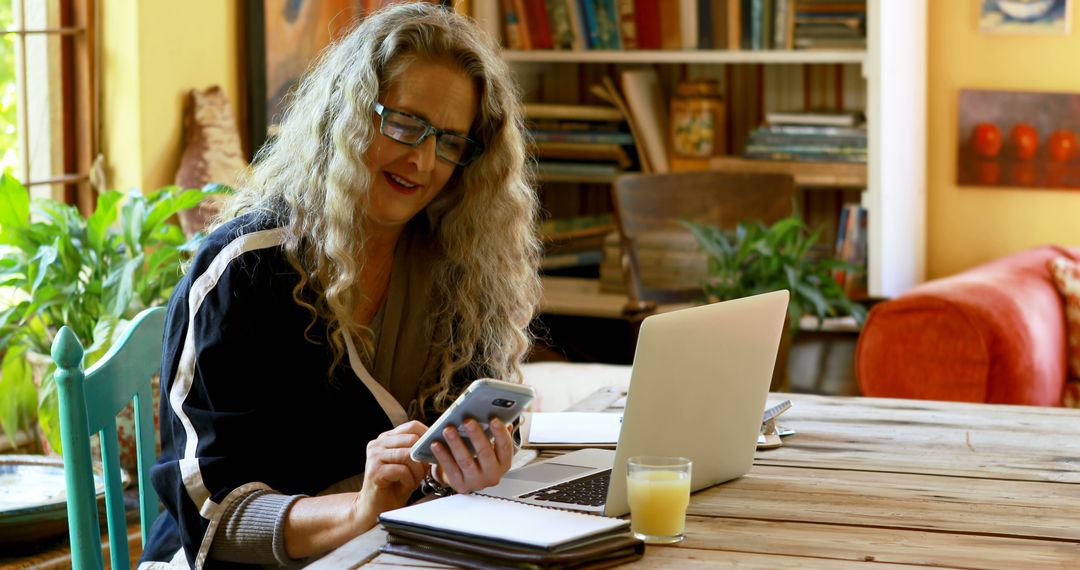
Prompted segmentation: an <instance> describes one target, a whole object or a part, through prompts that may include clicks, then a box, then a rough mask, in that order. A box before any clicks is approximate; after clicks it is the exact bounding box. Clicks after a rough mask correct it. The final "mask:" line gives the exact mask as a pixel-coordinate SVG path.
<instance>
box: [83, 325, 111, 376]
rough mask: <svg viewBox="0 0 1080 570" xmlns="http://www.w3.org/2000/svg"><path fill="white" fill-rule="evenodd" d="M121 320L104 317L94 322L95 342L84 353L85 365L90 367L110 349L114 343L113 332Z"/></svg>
mask: <svg viewBox="0 0 1080 570" xmlns="http://www.w3.org/2000/svg"><path fill="white" fill-rule="evenodd" d="M119 322H120V321H119V320H118V319H114V318H112V317H102V318H100V319H98V321H97V323H95V324H94V336H93V339H94V342H93V343H92V344H91V345H90V346H89V347H87V349H86V351H85V352H84V353H83V367H84V368H90V367H91V366H93V364H94V363H95V362H97V361H98V360H101V357H102V356H105V353H106V352H108V351H109V348H111V347H112V344H113V337H114V335H113V333H114V332H116V330H117V324H118V323H119Z"/></svg>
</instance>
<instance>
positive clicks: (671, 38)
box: [659, 0, 682, 49]
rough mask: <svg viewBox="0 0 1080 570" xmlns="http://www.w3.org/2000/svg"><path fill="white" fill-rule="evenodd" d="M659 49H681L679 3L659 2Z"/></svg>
mask: <svg viewBox="0 0 1080 570" xmlns="http://www.w3.org/2000/svg"><path fill="white" fill-rule="evenodd" d="M659 19H660V48H661V49H682V31H681V30H682V17H681V16H680V15H679V2H678V1H677V0H668V1H667V2H660V18H659Z"/></svg>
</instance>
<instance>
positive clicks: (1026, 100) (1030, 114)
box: [956, 89, 1080, 190]
mask: <svg viewBox="0 0 1080 570" xmlns="http://www.w3.org/2000/svg"><path fill="white" fill-rule="evenodd" d="M959 105H960V108H959V112H958V113H957V117H958V119H957V122H958V125H957V129H958V137H957V152H956V172H957V175H956V177H957V184H959V185H961V186H982V187H1009V188H1064V189H1073V190H1076V189H1080V93H1044V92H1032V91H985V90H976V89H964V90H961V91H960V101H959Z"/></svg>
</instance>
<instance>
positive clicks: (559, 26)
mask: <svg viewBox="0 0 1080 570" xmlns="http://www.w3.org/2000/svg"><path fill="white" fill-rule="evenodd" d="M544 6H545V7H546V8H547V15H548V24H549V25H550V27H551V44H552V47H553V48H555V49H573V47H574V31H573V29H572V28H571V26H570V11H569V8H568V7H567V5H566V0H545V2H544Z"/></svg>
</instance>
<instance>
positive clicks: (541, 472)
mask: <svg viewBox="0 0 1080 570" xmlns="http://www.w3.org/2000/svg"><path fill="white" fill-rule="evenodd" d="M595 470H596V468H595V467H581V466H578V465H560V464H558V463H537V464H535V465H530V466H528V467H523V468H521V469H518V470H517V471H511V472H509V473H507V474H506V475H503V479H519V480H523V481H539V482H546V481H559V480H562V479H566V478H567V477H573V476H574V475H577V474H579V473H586V472H589V471H595Z"/></svg>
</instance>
